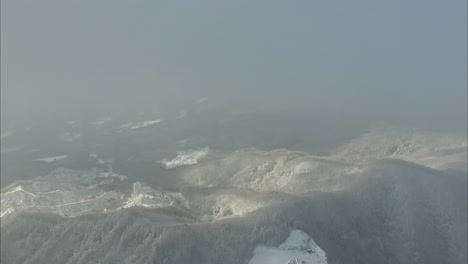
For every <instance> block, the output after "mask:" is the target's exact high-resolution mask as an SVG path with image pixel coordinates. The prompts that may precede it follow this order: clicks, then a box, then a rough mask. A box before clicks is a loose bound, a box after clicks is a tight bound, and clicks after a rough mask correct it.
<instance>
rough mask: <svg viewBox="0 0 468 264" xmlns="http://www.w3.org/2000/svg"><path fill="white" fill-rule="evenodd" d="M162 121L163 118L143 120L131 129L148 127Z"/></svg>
mask: <svg viewBox="0 0 468 264" xmlns="http://www.w3.org/2000/svg"><path fill="white" fill-rule="evenodd" d="M160 122H161V119H156V120H148V121H143V122H140V123H138V124H136V125H134V126H132V127H130V129H138V128H143V127H147V126H152V125H155V124H157V123H160Z"/></svg>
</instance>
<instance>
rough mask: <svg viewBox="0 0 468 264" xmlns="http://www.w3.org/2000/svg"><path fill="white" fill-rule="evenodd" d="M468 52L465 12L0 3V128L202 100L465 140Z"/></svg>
mask: <svg viewBox="0 0 468 264" xmlns="http://www.w3.org/2000/svg"><path fill="white" fill-rule="evenodd" d="M466 46H467V3H466V1H465V0H449V1H440V0H410V1H408V0H392V1H375V0H359V1H313V0H308V1H305V0H302V1H300V0H296V1H285V0H281V1H276V0H269V1H252V0H249V1H243V0H242V1H239V0H236V1H220V0H216V1H215V0H213V1H204V0H199V1H174V0H171V1H169V0H163V1H158V0H152V1H150V0H131V1H130V0H125V1H123V0H99V1H89V0H69V1H62V0H61V1H59V0H57V1H51V0H41V1H33V0H28V1H26V0H24V1H19V0H4V1H2V6H1V88H2V116H3V117H5V116H7V117H15V118H16V117H18V118H20V117H24V116H28V117H35V118H37V117H39V116H53V115H54V114H53V113H69V112H75V113H77V112H87V113H90V114H94V113H96V115H98V112H99V114H100V113H101V112H102V111H103V109H108V110H111V109H117V108H122V109H131V108H135V107H141V106H155V107H169V106H171V107H173V108H178V107H179V105H181V106H183V105H184V104H187V103H189V102H194V101H195V100H197V99H198V98H200V97H208V98H234V99H232V100H239V102H240V101H249V102H250V103H251V104H258V105H263V106H268V107H271V108H274V107H312V106H313V107H315V109H317V107H318V108H320V107H323V109H339V110H341V111H346V112H353V113H356V115H358V116H359V115H363V116H364V115H372V116H373V117H374V118H376V119H380V120H382V121H387V120H389V121H394V120H400V119H401V120H403V119H404V120H414V121H415V122H419V121H421V122H423V121H424V122H435V123H438V122H440V123H444V124H450V125H455V126H456V125H457V124H458V125H460V124H461V127H466V104H467V76H466V74H467V73H466V72H467V48H466ZM224 100H226V99H224Z"/></svg>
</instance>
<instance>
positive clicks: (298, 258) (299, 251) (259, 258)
mask: <svg viewBox="0 0 468 264" xmlns="http://www.w3.org/2000/svg"><path fill="white" fill-rule="evenodd" d="M327 263H328V262H327V255H326V253H325V251H323V250H322V249H321V248H320V247H319V246H318V245H317V244H316V243H315V242H314V240H313V239H312V238H311V237H310V236H308V235H307V234H306V233H304V232H302V231H301V230H293V231H291V233H290V235H289V237H288V239H286V241H284V242H283V243H282V244H281V245H280V246H279V247H278V248H269V247H265V246H258V247H256V248H255V250H254V256H253V258H252V259H251V260H250V261H249V263H248V264H327Z"/></svg>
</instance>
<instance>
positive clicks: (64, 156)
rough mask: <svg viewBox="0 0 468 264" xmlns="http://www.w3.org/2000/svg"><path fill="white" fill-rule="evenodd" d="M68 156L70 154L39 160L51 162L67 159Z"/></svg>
mask: <svg viewBox="0 0 468 264" xmlns="http://www.w3.org/2000/svg"><path fill="white" fill-rule="evenodd" d="M67 157H68V155H62V156H55V157H47V158H42V159H38V160H40V161H44V162H47V163H50V162H54V161H59V160H63V159H66V158H67Z"/></svg>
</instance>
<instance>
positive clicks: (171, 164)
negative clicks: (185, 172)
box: [161, 148, 210, 169]
mask: <svg viewBox="0 0 468 264" xmlns="http://www.w3.org/2000/svg"><path fill="white" fill-rule="evenodd" d="M209 151H210V149H209V148H202V149H199V150H189V151H182V152H179V153H178V155H177V157H175V158H174V159H172V160H166V159H165V160H162V161H161V163H162V164H164V165H165V166H166V168H168V169H171V168H176V167H180V166H186V165H194V164H197V163H198V161H199V160H200V159H202V158H204V157H206V155H208V152H209Z"/></svg>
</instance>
